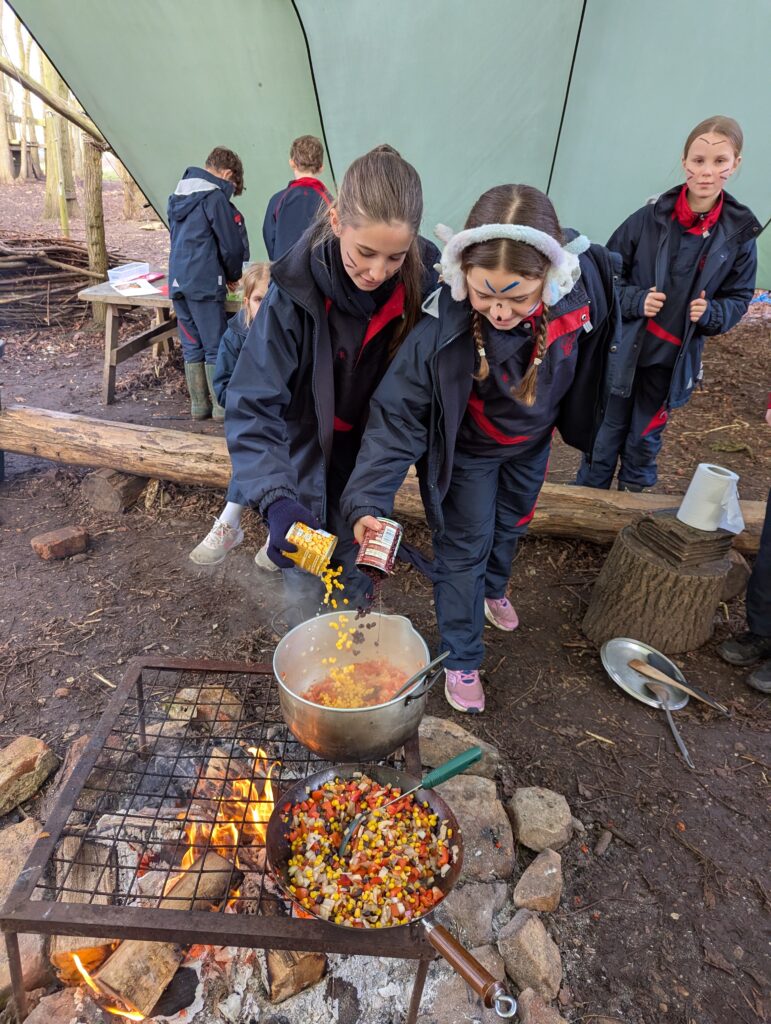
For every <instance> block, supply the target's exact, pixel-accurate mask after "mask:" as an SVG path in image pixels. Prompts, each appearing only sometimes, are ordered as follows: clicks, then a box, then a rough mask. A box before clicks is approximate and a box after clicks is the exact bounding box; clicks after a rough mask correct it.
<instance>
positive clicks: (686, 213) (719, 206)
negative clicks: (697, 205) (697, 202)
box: [672, 185, 723, 236]
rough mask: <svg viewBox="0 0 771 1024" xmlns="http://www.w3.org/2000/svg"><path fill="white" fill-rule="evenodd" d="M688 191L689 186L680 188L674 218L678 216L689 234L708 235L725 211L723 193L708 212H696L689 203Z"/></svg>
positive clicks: (678, 220)
mask: <svg viewBox="0 0 771 1024" xmlns="http://www.w3.org/2000/svg"><path fill="white" fill-rule="evenodd" d="M687 192H688V186H687V185H683V187H682V189H681V190H680V195H679V196H678V197H677V200H676V202H675V209H674V212H673V214H672V220H675V218H677V222H678V224H679V225H680V226H681V227H683V228H685V230H686V231H687V232H688V234H689V235H705V236H706V235H708V234H709V232H710V231H711V230H712V229H713V228H714V226H715V225H716V224H717V222H718V220H719V219H720V214H721V213H722V211H723V193H722V192H721V193H720V196H719V197H718V201H717V202H716V203H715V205H714V206H713V207H712V209H711V210H709V211H708V212H707V213H694V211H693V210H692V209H691V207H690V206H689V205H688V200H687V199H686V193H687Z"/></svg>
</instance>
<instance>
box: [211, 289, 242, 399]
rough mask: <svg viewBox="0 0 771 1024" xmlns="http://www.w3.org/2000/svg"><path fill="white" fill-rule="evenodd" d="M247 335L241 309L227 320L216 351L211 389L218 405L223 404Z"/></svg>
mask: <svg viewBox="0 0 771 1024" xmlns="http://www.w3.org/2000/svg"><path fill="white" fill-rule="evenodd" d="M248 333H249V326H248V324H247V323H246V310H245V309H244V308H243V306H242V307H241V309H239V311H238V312H237V313H236V314H235V315H234V316H232V317H231V318H230V320H228V326H227V328H226V329H225V333H224V334H223V335H222V338H221V340H220V347H219V349H218V350H217V365H216V367H215V369H214V380H213V381H212V387H213V388H214V394H215V395H216V396H217V401H218V402H219V404H220V405H224V404H225V397H226V395H227V390H228V384H229V383H230V378H231V377H232V376H233V370H235V368H236V363H237V362H238V357H239V355H240V354H241V349H242V348H243V347H244V342H245V341H246V335H247V334H248Z"/></svg>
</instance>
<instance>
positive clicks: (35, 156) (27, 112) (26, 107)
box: [22, 36, 43, 181]
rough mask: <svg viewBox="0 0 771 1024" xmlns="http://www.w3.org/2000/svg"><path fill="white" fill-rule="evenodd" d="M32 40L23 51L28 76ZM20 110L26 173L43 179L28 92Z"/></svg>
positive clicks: (37, 178)
mask: <svg viewBox="0 0 771 1024" xmlns="http://www.w3.org/2000/svg"><path fill="white" fill-rule="evenodd" d="M33 44H34V40H33V39H32V36H30V37H29V39H28V40H27V46H26V49H25V51H24V71H25V72H26V73H27V74H29V69H30V68H31V66H32V63H31V61H32V47H33ZM22 110H23V118H24V124H23V132H24V138H25V139H26V142H27V167H28V173H29V176H30V177H31V178H35V179H36V180H37V181H40V179H41V178H42V177H43V171H42V170H41V167H40V147H39V145H38V138H37V125H36V124H35V115H34V114H33V112H32V97H31V96H30V93H29V90H27V89H25V90H24V95H23V98H22Z"/></svg>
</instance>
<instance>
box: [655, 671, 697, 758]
mask: <svg viewBox="0 0 771 1024" xmlns="http://www.w3.org/2000/svg"><path fill="white" fill-rule="evenodd" d="M645 685H646V686H647V688H648V689H649V690H650V691H651V693H652V694H653V695H654V696H655V697H657V698H658V701H659V704H660V705H661V706H662V707H663V708H664V712H665V713H666V716H667V721H668V722H669V728H670V729H671V730H672V735H673V736H674V737H675V743H676V744H677V746H678V748H679V750H680V753H681V754H682V755H683V758H684V760H685V763H686V764H687V765H688V767H689V768H695V767H696V765H695V764H694V763H693V761H692V760H691V755H690V754H689V753H688V747H686V745H685V743H683V737H682V736H681V735H680V733H679V732H678V731H677V726H676V725H675V720H674V718H672V712H671V711H670V710H669V691H668V690H667V688H666V686H662V685H661V683H651V682H648V683H646V684H645Z"/></svg>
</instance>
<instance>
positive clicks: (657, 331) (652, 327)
mask: <svg viewBox="0 0 771 1024" xmlns="http://www.w3.org/2000/svg"><path fill="white" fill-rule="evenodd" d="M645 330H646V331H650V333H651V334H652V335H654V337H656V338H661V340H662V341H668V342H669V344H670V345H677V347H678V348H679V347H680V346H681V345H682V343H683V342H682V340H681V339H680V338H676V337H675V336H674V334H670V333H669V331H665V330H664V328H663V327H661V326H660V325H659V324H657V323H656V321H655V320H649V321H648V322H647V323H646V325H645Z"/></svg>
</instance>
